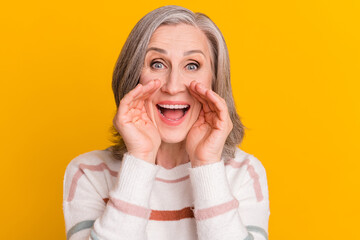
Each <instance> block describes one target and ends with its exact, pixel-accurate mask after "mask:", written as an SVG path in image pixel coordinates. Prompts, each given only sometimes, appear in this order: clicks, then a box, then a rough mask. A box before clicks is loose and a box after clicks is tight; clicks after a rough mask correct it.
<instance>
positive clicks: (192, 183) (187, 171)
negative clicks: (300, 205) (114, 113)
mask: <svg viewBox="0 0 360 240" xmlns="http://www.w3.org/2000/svg"><path fill="white" fill-rule="evenodd" d="M268 199H269V198H268V189H267V179H266V173H265V169H264V167H263V166H262V164H261V162H260V161H259V160H257V159H256V158H255V157H254V156H252V155H250V154H247V153H245V152H244V151H242V150H240V149H236V153H235V158H234V159H222V160H221V161H219V162H216V163H212V164H208V165H204V166H199V167H195V168H192V167H191V163H190V162H188V163H186V164H182V165H179V166H177V167H174V168H172V169H166V168H163V167H161V166H159V165H154V164H151V163H148V162H145V161H143V160H141V159H137V158H135V157H134V156H131V155H130V154H125V155H124V157H123V159H122V160H121V161H119V160H116V159H115V158H114V157H112V154H111V152H110V150H109V149H106V150H95V151H91V152H88V153H84V154H81V155H79V156H78V157H76V158H74V159H73V160H72V161H71V162H70V163H69V165H68V167H67V169H66V172H65V177H64V197H63V211H64V216H65V226H66V232H67V239H69V240H79V239H92V240H108V239H126V240H145V239H147V240H155V239H156V240H165V239H171V240H175V239H176V240H183V239H184V240H185V239H186V240H192V239H200V240H215V239H221V240H235V239H236V240H251V239H257V240H264V239H268V220H269V215H270V211H269V200H268Z"/></svg>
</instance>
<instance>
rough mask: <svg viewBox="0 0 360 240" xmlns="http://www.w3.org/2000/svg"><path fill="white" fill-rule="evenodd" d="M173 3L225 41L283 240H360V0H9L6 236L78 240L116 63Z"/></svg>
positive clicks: (0, 65)
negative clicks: (76, 171) (202, 16)
mask: <svg viewBox="0 0 360 240" xmlns="http://www.w3.org/2000/svg"><path fill="white" fill-rule="evenodd" d="M166 4H177V5H182V6H184V7H187V8H189V9H191V10H193V11H199V12H204V13H206V14H207V15H208V16H210V18H212V19H213V20H214V22H215V23H216V24H217V25H218V26H219V28H220V29H221V30H222V32H223V34H224V36H225V39H226V41H227V44H228V48H229V51H230V58H231V70H232V83H233V88H234V95H235V100H236V104H237V109H238V112H239V114H240V116H241V117H242V121H243V123H244V124H245V125H246V126H247V128H248V129H247V131H246V137H245V139H244V142H243V144H242V149H244V150H245V151H247V152H249V153H251V154H253V155H255V156H256V157H257V158H258V159H259V160H261V161H262V163H263V165H264V166H265V168H266V170H267V175H268V184H269V191H270V209H271V215H270V226H269V232H270V239H273V240H289V239H291V240H304V239H359V232H358V230H357V229H358V224H359V213H360V211H359V210H360V209H359V203H360V197H359V195H360V193H359V189H360V188H359V187H360V186H359V185H360V184H359V183H360V181H359V175H360V172H359V170H360V169H359V166H360V164H359V162H360V154H359V147H358V146H357V145H359V136H360V94H359V90H360V84H359V81H360V73H359V72H360V71H359V70H360V21H359V13H360V6H359V1H357V0H353V1H351V0H342V1H330V0H329V1H325V0H322V1H321V0H292V1H289V0H272V1H269V0H258V1H227V0H222V1H211V2H209V1H164V2H159V1H70V0H66V1H13V2H10V1H7V2H3V3H2V4H1V7H0V32H1V33H0V34H1V39H0V50H1V52H0V54H1V58H0V59H1V60H0V71H1V75H0V80H1V85H0V103H1V108H0V109H1V118H0V119H1V120H0V121H1V122H0V127H1V129H0V130H1V144H0V146H1V174H0V178H1V181H0V182H1V186H0V187H1V188H0V190H1V202H0V203H1V220H0V221H1V225H0V226H1V238H2V239H65V229H64V220H63V215H62V187H63V185H62V181H63V175H64V171H65V168H66V166H67V164H68V162H69V161H70V160H71V159H73V158H74V157H76V156H77V155H79V154H81V153H84V152H88V151H91V150H96V149H104V148H106V147H108V146H109V144H110V141H109V139H110V137H111V136H110V133H109V127H110V126H111V123H112V117H113V114H114V113H115V103H114V100H113V95H112V91H111V77H112V70H113V67H114V64H115V61H116V59H117V57H118V54H119V52H120V50H121V47H122V45H123V43H124V41H125V39H126V37H127V35H128V34H129V32H130V30H131V29H132V27H133V26H134V25H135V23H136V22H137V21H138V20H139V19H140V18H141V17H142V16H143V15H145V14H146V13H147V12H149V11H151V10H153V9H154V8H157V7H159V6H162V5H166Z"/></svg>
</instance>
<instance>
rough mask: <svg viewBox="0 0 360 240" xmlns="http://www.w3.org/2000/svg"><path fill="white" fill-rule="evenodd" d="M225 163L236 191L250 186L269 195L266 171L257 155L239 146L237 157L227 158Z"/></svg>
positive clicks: (231, 183) (229, 178)
mask: <svg viewBox="0 0 360 240" xmlns="http://www.w3.org/2000/svg"><path fill="white" fill-rule="evenodd" d="M224 164H225V167H226V174H227V177H228V180H229V183H230V185H231V187H232V188H233V189H234V191H235V190H236V189H237V190H239V189H244V187H246V186H249V188H255V190H256V193H257V195H259V196H260V195H261V193H259V191H261V192H263V195H267V177H266V171H265V168H264V166H263V164H262V163H261V161H260V160H258V159H257V158H256V157H255V156H253V155H251V154H249V153H246V152H245V151H243V150H241V149H239V148H237V149H236V152H235V157H234V158H232V159H227V160H225V161H224ZM259 198H262V197H259Z"/></svg>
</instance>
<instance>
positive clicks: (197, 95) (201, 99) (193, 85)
mask: <svg viewBox="0 0 360 240" xmlns="http://www.w3.org/2000/svg"><path fill="white" fill-rule="evenodd" d="M197 84H198V83H197V82H196V81H193V82H191V84H190V86H189V89H190V93H191V94H192V95H193V96H194V97H195V98H196V99H197V100H198V101H199V102H200V103H201V104H202V106H203V109H204V111H205V112H206V113H207V112H210V111H212V110H211V109H210V107H209V105H208V104H207V101H206V99H205V98H204V97H202V96H201V94H200V93H199V92H198V91H197V89H196V86H197Z"/></svg>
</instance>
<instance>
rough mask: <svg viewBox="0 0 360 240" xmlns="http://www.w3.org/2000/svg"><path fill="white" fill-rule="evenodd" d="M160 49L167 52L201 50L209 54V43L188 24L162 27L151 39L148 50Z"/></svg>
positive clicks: (199, 32)
mask: <svg viewBox="0 0 360 240" xmlns="http://www.w3.org/2000/svg"><path fill="white" fill-rule="evenodd" d="M150 47H158V48H165V50H178V51H190V50H201V51H203V52H204V53H207V54H209V52H210V51H209V42H208V39H207V37H206V35H205V34H204V33H203V32H202V31H201V30H200V29H198V28H196V27H194V26H191V25H188V24H176V25H162V26H160V27H159V28H157V29H156V30H155V32H154V33H153V35H152V36H151V38H150V42H149V45H148V48H150Z"/></svg>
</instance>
